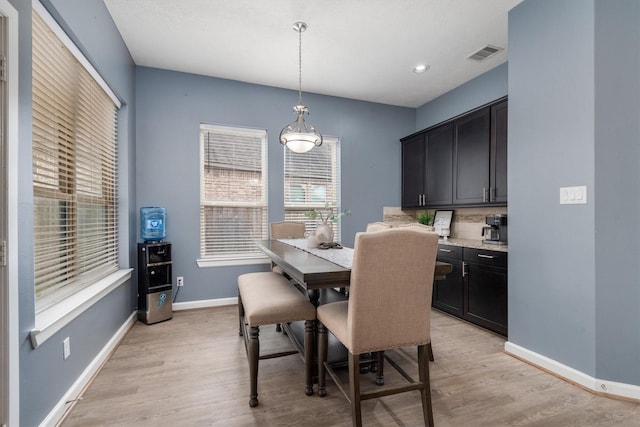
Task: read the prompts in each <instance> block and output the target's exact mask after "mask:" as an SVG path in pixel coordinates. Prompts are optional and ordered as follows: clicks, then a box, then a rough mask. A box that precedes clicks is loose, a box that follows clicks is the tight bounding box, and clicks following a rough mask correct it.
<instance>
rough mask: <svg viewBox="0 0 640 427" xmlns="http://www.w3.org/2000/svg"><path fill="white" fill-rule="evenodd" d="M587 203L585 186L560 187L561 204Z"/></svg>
mask: <svg viewBox="0 0 640 427" xmlns="http://www.w3.org/2000/svg"><path fill="white" fill-rule="evenodd" d="M586 203H587V186H586V185H580V186H577V187H560V204H561V205H584V204H586Z"/></svg>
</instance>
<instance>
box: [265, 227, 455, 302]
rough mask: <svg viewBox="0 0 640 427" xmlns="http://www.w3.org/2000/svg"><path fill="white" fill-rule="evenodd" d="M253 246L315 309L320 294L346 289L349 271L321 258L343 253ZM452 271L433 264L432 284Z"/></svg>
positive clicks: (279, 244)
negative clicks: (284, 275) (263, 254)
mask: <svg viewBox="0 0 640 427" xmlns="http://www.w3.org/2000/svg"><path fill="white" fill-rule="evenodd" d="M300 240H302V239H300ZM256 245H257V246H258V248H259V249H260V250H261V251H262V252H264V253H265V254H266V255H267V256H268V257H269V258H270V259H271V262H273V263H274V264H276V265H278V266H280V268H282V270H283V271H284V272H285V273H286V274H287V275H288V276H289V277H291V278H292V279H293V280H294V281H295V282H296V283H297V284H299V285H300V286H301V287H302V288H304V289H306V290H307V291H308V294H309V299H310V300H311V302H312V303H314V305H316V306H317V305H318V299H319V295H320V292H319V291H320V290H322V289H331V288H348V287H349V280H350V278H351V268H350V267H344V266H340V265H338V264H336V263H334V262H332V261H329V260H328V259H327V258H325V257H323V256H322V254H323V252H324V251H326V253H327V254H328V253H329V251H342V250H343V249H326V250H324V251H322V250H314V251H313V252H314V253H311V252H309V251H306V250H304V249H301V248H299V247H295V246H292V245H291V244H287V243H285V242H284V241H281V240H260V241H258V242H256ZM301 246H303V245H301ZM345 249H349V248H345ZM315 254H317V255H315ZM452 269H453V266H452V265H451V264H448V263H446V262H440V261H436V265H435V270H434V280H440V279H444V278H445V276H446V275H447V274H448V273H450V272H451V271H452Z"/></svg>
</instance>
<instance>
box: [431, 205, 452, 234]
mask: <svg viewBox="0 0 640 427" xmlns="http://www.w3.org/2000/svg"><path fill="white" fill-rule="evenodd" d="M452 217H453V211H440V210H439V211H436V213H435V215H434V218H433V228H434V231H435V232H436V233H438V235H439V236H444V234H443V230H444V229H446V233H445V234H446V235H447V236H448V235H449V229H450V228H451V218H452Z"/></svg>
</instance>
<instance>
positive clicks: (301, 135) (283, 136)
mask: <svg viewBox="0 0 640 427" xmlns="http://www.w3.org/2000/svg"><path fill="white" fill-rule="evenodd" d="M293 29H294V31H297V32H298V105H296V106H295V107H293V112H294V113H295V114H296V120H295V121H294V122H293V123H291V124H289V125H287V126H285V127H284V128H283V129H282V131H281V132H280V143H281V144H283V145H285V146H287V147H289V149H290V150H291V151H293V152H295V153H306V152H307V151H309V150H311V149H312V148H313V147H319V146H321V145H322V134H321V133H320V131H318V129H316V128H315V127H313V125H311V124H310V123H307V122H306V121H305V120H304V115H305V114H309V109H308V108H307V107H306V106H304V105H302V32H303V31H305V30H306V29H307V24H305V23H304V22H296V23H295V24H293Z"/></svg>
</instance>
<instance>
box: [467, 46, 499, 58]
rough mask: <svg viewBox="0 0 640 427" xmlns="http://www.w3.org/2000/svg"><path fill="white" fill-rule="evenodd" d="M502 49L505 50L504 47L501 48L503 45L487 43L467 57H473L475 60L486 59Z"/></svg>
mask: <svg viewBox="0 0 640 427" xmlns="http://www.w3.org/2000/svg"><path fill="white" fill-rule="evenodd" d="M501 50H504V49H503V48H501V47H496V46H491V45H486V46H485V47H483V48H482V49H480V50H479V51H477V52H474V53H472V54H471V55H469V56H468V57H467V59H473V60H474V61H484V60H485V59H487V58H488V57H490V56H491V55H495V54H496V53H498V52H500V51H501Z"/></svg>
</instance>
